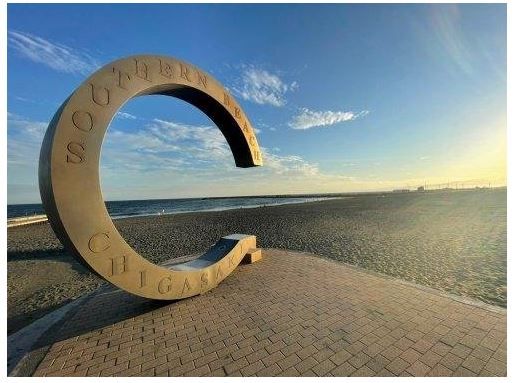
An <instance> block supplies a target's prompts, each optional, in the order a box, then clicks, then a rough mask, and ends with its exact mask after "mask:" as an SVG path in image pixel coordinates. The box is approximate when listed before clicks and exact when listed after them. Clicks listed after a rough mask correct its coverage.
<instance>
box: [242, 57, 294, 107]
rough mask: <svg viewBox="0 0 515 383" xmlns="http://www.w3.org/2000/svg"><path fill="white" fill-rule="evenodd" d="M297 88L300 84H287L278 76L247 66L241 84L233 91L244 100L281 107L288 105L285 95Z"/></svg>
mask: <svg viewBox="0 0 515 383" xmlns="http://www.w3.org/2000/svg"><path fill="white" fill-rule="evenodd" d="M297 88H298V84H297V82H295V81H294V82H292V83H291V84H287V83H285V82H284V81H283V80H281V78H280V77H279V76H278V75H277V74H273V73H270V72H268V71H266V70H264V69H259V68H256V67H254V66H246V67H244V69H243V73H242V78H241V80H240V84H239V85H238V86H236V87H234V88H233V90H234V93H236V94H237V95H239V96H240V97H242V98H243V99H244V100H247V101H252V102H255V103H257V104H260V105H265V104H268V105H273V106H277V107H279V106H283V105H284V104H286V99H285V94H286V93H287V92H291V91H294V90H295V89H297Z"/></svg>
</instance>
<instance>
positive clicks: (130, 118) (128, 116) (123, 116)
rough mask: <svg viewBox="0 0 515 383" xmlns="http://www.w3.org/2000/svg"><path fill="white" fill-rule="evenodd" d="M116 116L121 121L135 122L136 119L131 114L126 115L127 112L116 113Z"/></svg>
mask: <svg viewBox="0 0 515 383" xmlns="http://www.w3.org/2000/svg"><path fill="white" fill-rule="evenodd" d="M116 115H117V116H118V117H120V118H122V119H125V120H136V119H137V117H136V116H135V115H133V114H130V113H127V112H118V113H116Z"/></svg>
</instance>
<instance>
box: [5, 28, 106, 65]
mask: <svg viewBox="0 0 515 383" xmlns="http://www.w3.org/2000/svg"><path fill="white" fill-rule="evenodd" d="M8 40H9V46H10V47H11V48H12V49H14V50H16V51H17V52H18V53H19V54H20V55H22V56H23V57H25V58H28V59H29V60H32V61H34V62H37V63H40V64H43V65H46V66H48V67H50V68H52V69H54V70H56V71H59V72H65V73H72V74H83V75H85V74H89V73H91V72H92V71H94V70H95V69H97V68H98V66H99V65H98V63H97V61H96V60H95V59H94V58H93V57H91V56H90V55H89V54H87V53H86V52H84V51H81V50H78V49H73V48H70V47H68V46H66V45H63V44H59V43H55V42H51V41H49V40H45V39H44V38H42V37H38V36H35V35H32V34H29V33H26V32H19V31H9V32H8Z"/></svg>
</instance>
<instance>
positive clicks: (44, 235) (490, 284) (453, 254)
mask: <svg viewBox="0 0 515 383" xmlns="http://www.w3.org/2000/svg"><path fill="white" fill-rule="evenodd" d="M114 222H115V225H116V227H117V228H118V230H119V231H120V233H121V234H122V236H123V237H124V238H125V239H126V241H127V242H128V244H129V245H130V246H132V247H133V248H134V249H135V250H136V251H138V253H140V254H141V255H142V256H144V257H145V258H147V259H148V260H149V261H151V262H154V263H158V262H161V261H163V260H165V259H170V258H177V257H180V256H183V255H187V254H196V253H197V254H198V253H201V252H203V251H205V250H206V249H207V248H208V247H209V246H210V245H211V244H213V243H214V242H216V240H218V239H219V238H220V237H222V236H224V235H227V234H232V233H251V234H255V235H256V236H257V238H258V246H259V247H262V248H280V249H290V250H293V251H301V252H302V251H305V252H310V253H313V254H316V255H318V256H320V257H323V258H328V259H331V260H336V261H338V262H344V263H347V264H349V265H352V266H356V267H359V268H361V269H366V270H371V271H373V272H378V273H380V274H383V275H386V276H391V277H394V278H398V279H402V280H404V281H407V282H412V283H416V284H419V285H422V286H428V287H430V288H435V289H437V290H440V291H444V292H448V293H453V294H456V295H460V296H465V297H467V296H468V297H471V298H473V299H477V300H480V301H483V302H485V303H488V304H492V305H496V306H499V307H505V306H506V251H507V250H506V245H507V244H506V192H505V191H491V192H488V193H484V192H470V193H406V194H402V195H400V194H396V195H395V194H390V195H388V196H386V197H384V198H382V197H377V196H357V197H354V198H344V199H332V200H323V201H318V202H309V203H294V204H286V205H284V204H283V205H274V206H265V207H258V208H248V209H231V210H223V211H214V212H192V213H177V214H172V215H159V216H157V215H156V216H145V217H134V216H132V217H128V218H121V219H116V220H115V221H114ZM7 237H8V238H7V239H8V252H7V257H8V331H9V332H12V331H14V330H16V329H17V328H21V327H23V325H24V324H27V323H30V322H31V321H32V320H34V319H37V318H38V317H41V316H42V315H43V314H44V313H45V312H48V311H49V310H51V309H53V308H56V307H59V306H61V305H62V304H64V303H65V302H67V301H69V300H71V299H75V298H77V297H79V296H80V295H82V294H84V293H86V292H89V291H92V289H94V288H96V287H97V286H99V285H100V284H102V283H104V282H103V280H101V279H100V278H98V277H97V276H95V275H94V274H92V273H90V272H89V271H88V270H86V269H85V268H83V267H82V266H81V265H80V264H79V263H78V262H77V261H75V259H74V258H73V257H72V256H71V255H70V254H68V253H67V252H66V251H65V250H64V249H63V248H62V245H61V244H60V243H59V241H58V240H57V239H56V238H55V235H54V233H53V231H52V230H51V228H50V225H49V224H48V223H41V224H36V225H29V226H22V227H17V228H10V229H8V233H7Z"/></svg>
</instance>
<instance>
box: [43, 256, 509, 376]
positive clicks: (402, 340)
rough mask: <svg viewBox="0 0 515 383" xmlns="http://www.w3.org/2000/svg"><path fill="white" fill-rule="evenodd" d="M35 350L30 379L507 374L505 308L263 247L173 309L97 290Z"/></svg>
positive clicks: (116, 293) (168, 304) (163, 304)
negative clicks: (255, 258)
mask: <svg viewBox="0 0 515 383" xmlns="http://www.w3.org/2000/svg"><path fill="white" fill-rule="evenodd" d="M46 345H50V348H49V349H48V352H47V354H46V355H45V357H44V358H43V360H42V361H41V363H40V364H39V366H38V367H37V369H36V371H35V372H34V375H35V376H68V375H74V376H99V375H100V376H106V375H108V376H134V375H140V376H141V375H143V376H204V375H208V376H254V375H257V376H277V375H281V376H299V375H300V376H411V375H413V376H478V375H479V376H506V311H505V310H502V309H500V308H497V307H493V306H487V305H484V304H480V303H472V304H471V303H464V302H462V301H460V300H457V299H454V298H453V297H450V296H447V295H445V294H442V293H439V292H437V291H435V290H431V289H427V288H423V287H420V286H415V285H412V284H408V283H405V282H402V281H399V280H395V279H392V278H388V277H383V276H380V275H378V274H374V273H370V272H366V271H363V270H360V269H358V268H354V267H351V266H348V265H345V264H342V263H336V262H333V261H330V260H326V259H323V258H320V257H316V256H312V255H309V254H304V253H294V252H286V251H279V250H267V251H264V253H263V260H262V261H261V262H258V263H255V264H252V265H241V266H239V267H238V268H237V269H236V271H235V272H234V273H233V274H232V275H230V276H229V277H228V278H227V279H225V280H224V281H223V282H222V283H221V284H220V285H219V286H218V287H217V288H215V289H214V290H212V291H210V292H208V293H206V294H205V295H202V296H197V297H194V298H190V299H185V300H182V301H177V302H174V303H169V302H153V301H149V300H146V299H143V298H138V297H134V296H131V295H129V294H127V293H124V292H122V291H119V290H116V289H113V288H104V289H102V290H101V291H99V292H98V293H95V294H94V295H92V297H91V298H90V299H89V300H88V301H86V302H85V303H84V304H83V305H82V306H80V308H79V309H78V310H76V311H75V312H74V313H72V314H70V315H69V317H68V318H66V320H65V323H64V324H59V326H56V327H54V329H53V330H52V335H45V336H44V337H43V338H42V339H41V340H40V341H39V343H38V346H40V347H42V346H46Z"/></svg>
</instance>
